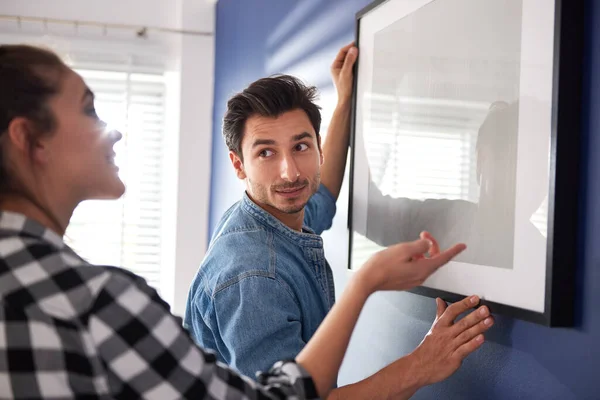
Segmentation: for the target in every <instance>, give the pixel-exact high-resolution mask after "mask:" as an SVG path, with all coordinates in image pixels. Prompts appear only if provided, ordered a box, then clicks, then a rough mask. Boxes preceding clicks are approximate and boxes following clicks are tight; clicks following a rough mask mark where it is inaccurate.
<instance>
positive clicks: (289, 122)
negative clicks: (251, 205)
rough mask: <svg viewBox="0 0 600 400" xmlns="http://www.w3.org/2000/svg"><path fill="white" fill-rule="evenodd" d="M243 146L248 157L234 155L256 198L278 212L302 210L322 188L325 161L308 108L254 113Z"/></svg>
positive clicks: (237, 169) (263, 204) (276, 214)
mask: <svg viewBox="0 0 600 400" xmlns="http://www.w3.org/2000/svg"><path fill="white" fill-rule="evenodd" d="M241 147H242V154H243V161H242V160H241V159H240V157H238V155H236V154H235V153H234V152H230V153H229V157H230V159H231V162H232V163H233V166H234V168H235V169H236V172H237V175H238V178H240V179H244V180H245V181H246V190H247V192H248V194H249V195H250V197H251V198H252V200H254V201H255V202H256V203H258V204H259V205H260V206H261V207H263V208H264V209H265V210H267V211H268V212H270V213H271V214H273V215H275V216H276V217H277V216H278V214H280V213H282V214H296V213H298V212H301V211H302V210H303V209H304V206H305V205H306V203H307V202H308V200H309V199H310V197H311V196H312V195H313V194H314V193H315V192H316V191H317V190H318V188H319V183H320V169H321V164H322V163H323V156H322V153H321V144H320V139H317V135H316V132H315V130H314V128H313V127H312V124H311V123H310V120H309V118H308V116H307V115H306V113H305V112H304V111H303V110H293V111H288V112H286V113H284V114H282V115H280V116H279V117H277V118H270V117H261V116H252V117H250V118H248V120H247V121H246V127H245V131H244V136H243V139H242V146H241Z"/></svg>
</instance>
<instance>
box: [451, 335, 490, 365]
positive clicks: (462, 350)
mask: <svg viewBox="0 0 600 400" xmlns="http://www.w3.org/2000/svg"><path fill="white" fill-rule="evenodd" d="M483 341H484V338H483V335H477V336H475V337H474V338H473V339H471V340H470V341H468V342H467V343H465V344H463V345H462V346H460V347H459V348H458V349H456V351H455V352H454V356H455V357H458V359H459V360H460V361H463V360H464V359H465V358H467V356H468V355H469V354H471V353H472V352H474V351H475V350H477V349H478V348H479V347H480V346H481V345H482V344H483Z"/></svg>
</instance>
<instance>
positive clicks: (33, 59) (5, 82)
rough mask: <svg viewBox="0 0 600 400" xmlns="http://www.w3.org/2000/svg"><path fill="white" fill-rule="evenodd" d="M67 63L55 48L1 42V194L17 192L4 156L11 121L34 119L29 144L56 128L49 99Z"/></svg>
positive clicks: (31, 145)
mask: <svg viewBox="0 0 600 400" xmlns="http://www.w3.org/2000/svg"><path fill="white" fill-rule="evenodd" d="M66 69H67V67H66V65H65V64H64V63H63V62H62V60H61V59H60V58H59V57H58V56H57V55H56V54H55V53H53V52H51V51H48V50H44V49H42V48H38V47H33V46H27V45H0V88H1V89H0V195H5V194H8V193H11V192H14V191H15V190H18V189H17V186H18V183H17V182H13V179H12V178H11V173H10V171H9V169H10V168H9V167H10V166H9V165H7V159H6V156H5V151H6V149H5V145H4V142H5V140H4V139H5V135H6V133H7V131H8V128H9V125H10V123H11V121H12V120H13V119H15V118H17V117H24V118H27V120H28V121H30V123H31V128H32V129H31V131H32V132H31V134H32V137H30V143H29V146H30V148H31V149H33V146H34V145H35V140H36V138H39V137H41V136H42V135H44V134H49V133H51V132H52V131H53V130H54V129H55V125H56V121H55V118H54V115H53V114H52V111H51V110H50V108H49V107H48V100H49V99H50V97H52V96H53V95H55V94H57V93H58V91H59V89H60V77H61V74H62V73H63V72H64V71H66Z"/></svg>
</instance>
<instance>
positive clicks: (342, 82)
mask: <svg viewBox="0 0 600 400" xmlns="http://www.w3.org/2000/svg"><path fill="white" fill-rule="evenodd" d="M357 56H358V49H357V48H356V47H354V43H350V44H348V45H346V46H344V47H342V49H341V50H340V51H339V53H338V54H337V56H336V57H335V60H334V61H333V64H331V76H332V77H333V83H334V85H335V87H336V89H337V94H338V103H341V102H349V101H350V99H351V98H352V84H353V72H352V67H353V66H354V62H355V61H356V57H357Z"/></svg>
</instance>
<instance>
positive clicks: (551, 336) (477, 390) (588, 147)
mask: <svg viewBox="0 0 600 400" xmlns="http://www.w3.org/2000/svg"><path fill="white" fill-rule="evenodd" d="M368 3H369V0H346V1H342V0H302V1H298V0H270V1H269V0H220V1H219V2H218V3H217V35H216V68H215V74H216V77H215V113H214V126H215V128H214V132H213V135H214V137H213V174H212V193H211V208H210V213H211V215H210V217H211V219H210V229H211V232H212V230H213V228H214V226H215V224H216V222H217V221H218V219H219V217H220V216H221V214H222V213H223V211H224V210H225V209H226V208H227V207H229V206H230V205H231V204H232V203H233V202H235V201H236V200H238V199H239V198H240V195H241V193H242V190H243V189H242V186H241V184H240V182H239V181H238V180H237V178H236V177H235V175H234V173H233V170H232V167H231V166H230V164H229V160H228V156H227V150H226V148H225V146H224V144H223V140H222V137H221V132H220V129H221V118H222V116H223V113H224V111H225V103H226V101H227V99H228V97H229V96H230V95H231V94H233V93H234V92H236V91H239V90H241V89H242V88H243V87H245V86H246V85H247V84H248V83H250V82H251V81H253V80H254V79H257V78H260V77H262V76H265V75H268V74H271V73H275V72H292V73H299V74H300V75H303V74H304V76H303V77H304V78H305V79H307V80H309V82H310V83H313V84H317V85H318V86H319V87H320V88H321V89H323V90H324V91H327V90H330V89H331V87H330V83H329V82H330V78H329V63H330V62H331V60H332V59H333V57H334V55H335V53H336V51H337V49H338V48H339V47H340V46H341V45H342V44H343V43H346V42H349V41H351V40H352V38H353V36H354V13H355V12H356V11H357V10H359V9H360V8H362V7H363V6H364V5H366V4H368ZM599 3H600V1H596V0H589V1H587V3H586V4H587V10H586V14H587V17H586V18H587V21H586V42H587V43H586V56H585V65H584V70H585V77H584V78H585V87H586V89H585V93H584V106H583V110H582V117H583V123H584V132H583V136H584V146H583V148H584V150H583V156H584V161H583V165H584V173H583V174H582V176H581V177H580V178H581V179H582V182H583V185H582V186H583V187H584V190H583V191H582V211H581V217H580V223H581V229H580V232H581V235H580V238H581V239H580V242H581V243H580V246H581V250H582V251H581V255H580V258H579V260H578V263H579V271H580V276H579V281H578V282H579V288H578V296H579V298H578V327H577V328H576V329H548V328H544V327H541V326H537V325H534V324H530V323H527V322H522V321H516V320H511V319H508V318H498V319H497V324H496V326H495V328H494V330H493V331H492V332H491V334H490V335H488V341H487V343H486V344H485V346H484V347H483V348H482V349H481V350H480V351H479V352H477V353H476V354H474V355H472V356H471V357H469V358H468V359H467V360H466V361H465V363H464V365H463V367H462V368H461V370H460V371H459V372H458V373H457V374H455V375H454V376H453V377H451V378H450V379H448V380H447V381H445V382H443V383H440V384H437V385H433V386H431V387H428V388H424V389H422V390H421V391H420V392H418V393H417V395H416V396H415V398H417V399H434V398H435V399H438V398H440V399H600V246H599V245H598V244H597V243H598V241H600V207H597V204H598V201H599V200H598V199H600V159H599V157H597V156H596V157H594V155H597V154H600V112H598V110H600V28H597V27H596V26H600V4H599ZM346 185H347V180H346ZM594 199H595V200H594ZM346 201H347V186H345V187H344V188H343V191H342V195H341V197H340V200H339V202H338V206H339V209H338V216H337V217H336V221H335V222H334V227H333V228H332V230H331V232H328V233H326V234H325V235H324V239H325V242H326V252H327V256H328V259H329V260H330V263H331V264H332V267H333V268H334V273H335V275H336V286H337V289H338V291H340V290H343V287H344V284H345V282H346V279H347V271H346V270H345V267H346V258H345V257H346V256H345V255H346V249H347V243H346V240H345V237H346V225H345V218H346V212H347V209H346V206H345V202H346ZM596 307H598V309H597V308H596ZM433 315H434V305H433V302H432V301H431V299H427V298H423V297H420V296H415V295H412V294H408V293H386V294H382V295H377V296H374V297H373V298H372V299H370V300H369V302H368V304H367V307H366V308H365V310H364V312H363V313H362V315H361V319H360V321H359V324H358V326H357V329H356V331H355V334H354V335H353V338H352V343H351V346H350V349H349V353H348V356H347V357H346V359H345V361H344V365H343V367H342V371H341V373H340V383H341V384H344V383H350V382H353V381H356V380H359V379H361V378H363V377H366V376H367V375H369V374H371V373H372V372H374V371H376V370H378V369H379V368H381V367H383V366H384V365H386V364H387V363H389V362H391V361H393V360H394V359H395V358H397V357H399V356H401V355H403V354H406V353H407V352H409V351H410V350H411V349H413V348H414V347H415V346H417V345H418V343H419V342H420V340H421V339H422V337H423V335H424V334H425V333H426V332H427V330H428V328H429V325H430V323H431V321H432V319H433Z"/></svg>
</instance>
